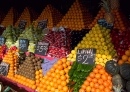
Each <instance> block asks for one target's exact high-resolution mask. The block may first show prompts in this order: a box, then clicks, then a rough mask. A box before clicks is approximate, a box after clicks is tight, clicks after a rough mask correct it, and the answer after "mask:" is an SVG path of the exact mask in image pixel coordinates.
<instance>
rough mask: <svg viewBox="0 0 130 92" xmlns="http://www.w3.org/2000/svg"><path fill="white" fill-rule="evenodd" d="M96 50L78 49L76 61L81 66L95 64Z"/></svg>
mask: <svg viewBox="0 0 130 92" xmlns="http://www.w3.org/2000/svg"><path fill="white" fill-rule="evenodd" d="M95 54H96V49H78V50H77V55H76V61H77V62H78V63H82V64H92V65H94V64H95Z"/></svg>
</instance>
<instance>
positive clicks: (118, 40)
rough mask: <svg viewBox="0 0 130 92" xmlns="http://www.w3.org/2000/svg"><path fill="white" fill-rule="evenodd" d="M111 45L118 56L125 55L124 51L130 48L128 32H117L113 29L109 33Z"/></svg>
mask: <svg viewBox="0 0 130 92" xmlns="http://www.w3.org/2000/svg"><path fill="white" fill-rule="evenodd" d="M111 38H112V43H113V44H114V48H115V49H116V51H117V55H118V56H120V57H121V56H122V55H124V54H125V51H126V50H127V49H128V48H129V47H130V40H129V39H130V31H129V30H126V31H124V32H119V31H118V30H117V29H113V30H112V32H111Z"/></svg>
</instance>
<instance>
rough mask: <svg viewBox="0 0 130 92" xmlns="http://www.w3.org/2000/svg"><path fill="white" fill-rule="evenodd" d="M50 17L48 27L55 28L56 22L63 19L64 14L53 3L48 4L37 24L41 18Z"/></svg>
mask: <svg viewBox="0 0 130 92" xmlns="http://www.w3.org/2000/svg"><path fill="white" fill-rule="evenodd" d="M45 19H48V24H47V27H48V28H53V27H54V26H56V24H57V23H58V22H59V21H60V20H61V19H62V14H61V13H60V12H59V11H58V10H57V9H55V8H54V7H53V6H52V5H47V6H46V7H45V9H44V10H43V12H42V13H41V15H40V16H39V17H38V19H37V20H36V23H35V26H37V25H38V22H39V21H41V20H45Z"/></svg>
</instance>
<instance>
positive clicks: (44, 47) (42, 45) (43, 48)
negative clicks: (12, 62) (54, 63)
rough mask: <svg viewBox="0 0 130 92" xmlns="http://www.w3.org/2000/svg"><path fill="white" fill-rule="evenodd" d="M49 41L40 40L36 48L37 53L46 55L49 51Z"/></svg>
mask: <svg viewBox="0 0 130 92" xmlns="http://www.w3.org/2000/svg"><path fill="white" fill-rule="evenodd" d="M48 47H49V43H47V42H38V43H37V45H36V49H35V54H39V55H43V56H46V54H47V51H48Z"/></svg>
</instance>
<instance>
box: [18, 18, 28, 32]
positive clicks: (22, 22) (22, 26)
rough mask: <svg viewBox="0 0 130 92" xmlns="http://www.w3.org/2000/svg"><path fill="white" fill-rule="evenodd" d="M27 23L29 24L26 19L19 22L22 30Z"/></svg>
mask: <svg viewBox="0 0 130 92" xmlns="http://www.w3.org/2000/svg"><path fill="white" fill-rule="evenodd" d="M26 24H27V21H26V20H21V21H20V22H19V25H18V27H19V28H20V29H21V30H24V29H25V26H26Z"/></svg>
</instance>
